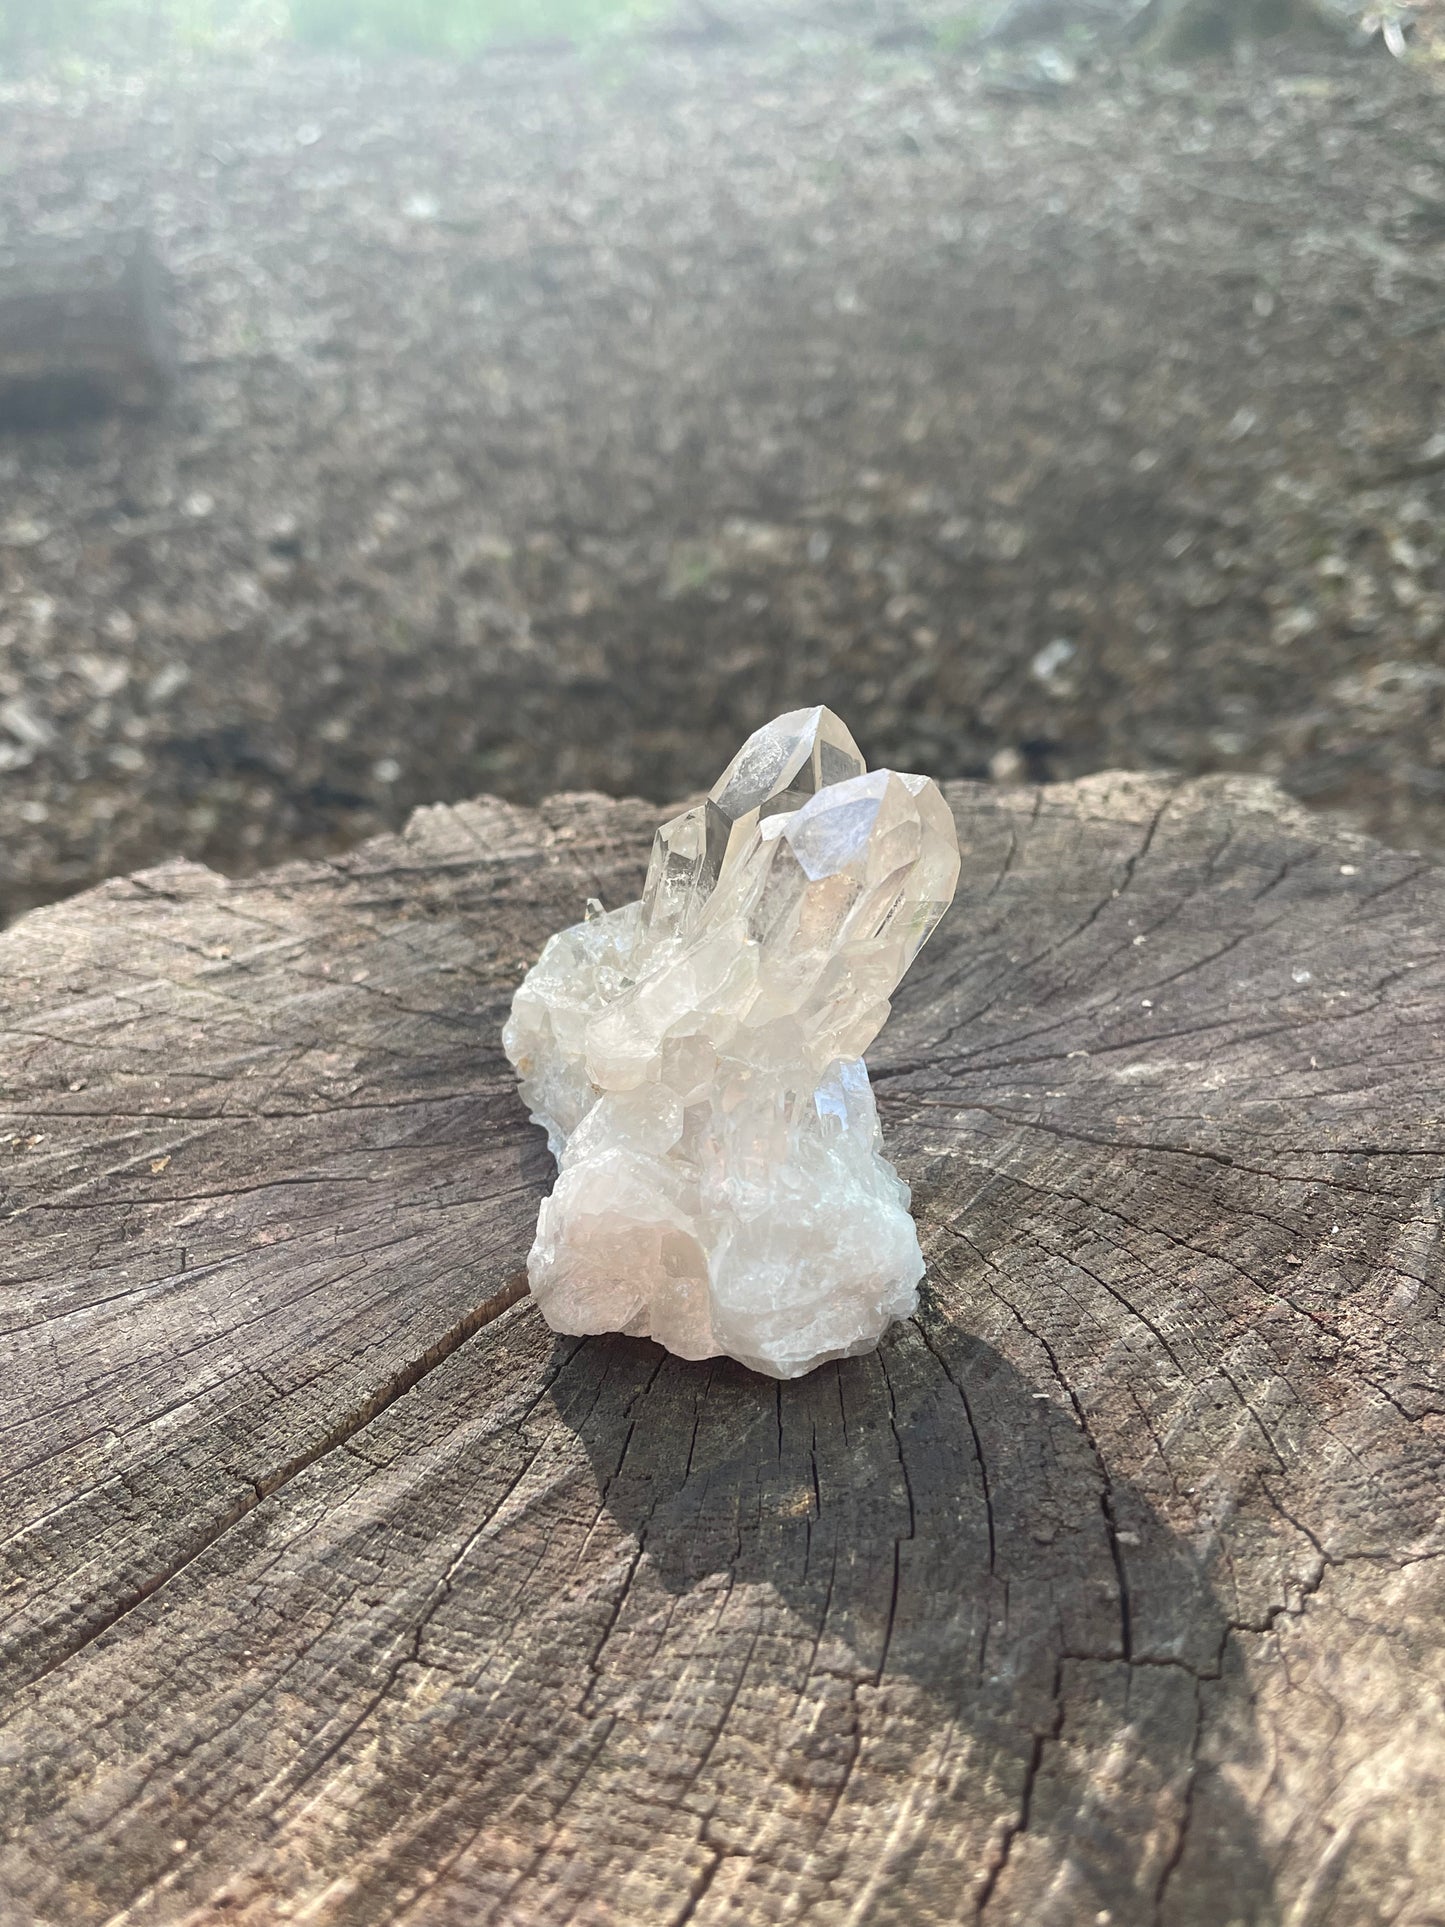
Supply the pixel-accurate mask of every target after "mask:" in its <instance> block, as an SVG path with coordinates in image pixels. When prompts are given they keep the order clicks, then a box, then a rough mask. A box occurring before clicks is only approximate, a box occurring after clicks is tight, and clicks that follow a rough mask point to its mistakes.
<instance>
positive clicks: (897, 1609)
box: [0, 777, 1445, 1927]
mask: <svg viewBox="0 0 1445 1927" xmlns="http://www.w3.org/2000/svg"><path fill="white" fill-rule="evenodd" d="M950 796H951V800H952V802H953V805H954V808H955V811H956V814H957V817H958V822H959V827H960V832H961V835H962V838H963V842H964V848H965V864H964V883H963V886H962V888H961V890H960V896H959V901H958V904H957V906H956V908H955V909H954V911H953V912H952V913H951V915H950V917H949V918H948V920H947V921H946V923H945V925H944V926H943V928H942V929H941V930H940V932H939V934H938V936H937V937H936V938H935V939H934V941H933V943H932V944H931V945H930V946H929V947H928V949H927V950H926V951H925V952H924V955H923V957H922V958H921V959H920V962H919V964H918V966H917V967H916V969H915V972H914V974H913V975H912V976H911V977H910V979H909V980H908V982H907V983H906V985H905V986H904V988H903V990H902V992H901V993H900V996H899V999H898V1007H897V1011H896V1014H895V1017H894V1020H893V1022H892V1023H891V1025H890V1026H889V1028H888V1030H887V1031H886V1032H885V1033H884V1037H883V1039H882V1040H880V1047H879V1049H878V1051H877V1052H876V1054H875V1060H874V1069H875V1080H876V1084H877V1088H878V1093H879V1100H880V1106H881V1108H882V1111H883V1116H884V1125H885V1130H886V1132H887V1134H888V1138H889V1142H890V1146H891V1147H892V1149H893V1151H894V1153H895V1155H896V1156H897V1159H898V1161H899V1164H900V1166H901V1168H902V1169H903V1171H904V1173H905V1175H906V1176H908V1177H909V1179H910V1180H911V1181H912V1182H913V1183H914V1185H915V1194H916V1204H917V1210H918V1216H919V1221H920V1229H921V1233H922V1236H923V1241H924V1247H925V1251H926V1254H927V1256H928V1258H929V1264H930V1271H929V1280H928V1284H927V1286H926V1289H925V1304H924V1308H923V1310H922V1312H921V1313H920V1316H919V1317H918V1318H917V1319H916V1320H914V1321H912V1322H910V1323H909V1324H906V1325H904V1326H902V1327H899V1328H898V1329H896V1330H895V1331H894V1332H893V1333H892V1334H891V1335H890V1336H889V1338H888V1339H887V1341H886V1342H885V1343H884V1345H883V1346H882V1348H881V1349H880V1350H879V1351H878V1352H877V1353H876V1354H875V1355H874V1356H872V1357H870V1358H866V1359H860V1360H855V1361H851V1362H849V1363H847V1364H845V1365H842V1366H840V1367H827V1368H825V1369H823V1370H822V1371H819V1372H817V1373H815V1374H814V1375H813V1376H812V1377H810V1378H808V1379H805V1380H802V1381H799V1382H797V1383H793V1384H789V1385H782V1386H779V1385H776V1384H773V1383H771V1382H766V1381H763V1380H760V1379H757V1378H754V1377H752V1376H750V1375H749V1374H748V1373H746V1372H744V1371H743V1370H742V1369H740V1368H738V1367H736V1366H733V1365H731V1364H729V1363H725V1362H718V1363H715V1364H711V1365H689V1364H685V1363H682V1362H680V1361H678V1360H675V1359H672V1358H670V1357H668V1356H667V1355H665V1354H664V1353H662V1352H660V1351H659V1350H658V1349H657V1348H655V1347H653V1346H651V1345H648V1344H644V1343H641V1342H637V1341H630V1340H623V1339H610V1340H587V1341H579V1340H575V1339H557V1338H554V1337H553V1336H552V1334H551V1333H549V1332H548V1331H547V1330H546V1329H545V1327H544V1326H543V1325H542V1324H541V1322H540V1320H539V1319H538V1318H537V1316H536V1314H535V1312H534V1311H533V1309H532V1307H531V1306H530V1304H529V1303H528V1302H526V1300H525V1299H524V1298H519V1294H520V1292H521V1278H520V1268H521V1266H522V1264H523V1261H524V1259H525V1254H526V1249H527V1245H528V1243H529V1240H530V1235H531V1229H532V1224H533V1220H534V1217H535V1211H536V1204H537V1200H538V1199H539V1197H540V1196H541V1195H542V1194H543V1192H544V1191H545V1189H546V1187H547V1185H548V1183H549V1181H550V1165H549V1161H548V1159H547V1156H546V1153H545V1148H544V1146H543V1144H542V1142H541V1139H540V1134H539V1133H536V1132H535V1131H533V1130H532V1128H531V1127H530V1126H529V1125H528V1123H527V1121H526V1118H525V1116H524V1114H523V1112H522V1110H521V1107H520V1105H519V1103H518V1101H517V1099H516V1096H515V1089H514V1084H513V1080H512V1078H511V1074H510V1072H509V1070H508V1068H507V1066H506V1064H505V1061H504V1060H503V1058H502V1056H501V1053H500V1048H499V1043H498V1029H499V1025H500V1020H501V1017H502V1015H503V1013H504V1011H505V1008H506V1005H507V1001H508V999H509V997H510V994H511V990H512V988H513V987H514V985H515V983H516V981H517V979H518V977H519V975H520V973H521V971H522V970H523V969H524V968H525V966H526V964H527V963H528V962H529V961H530V960H531V959H532V958H533V957H534V956H535V954H536V952H537V950H538V949H539V948H540V945H541V943H542V941H543V940H544V938H545V937H546V935H547V934H548V933H549V932H550V931H551V930H552V929H554V928H556V927H557V926H558V925H560V924H561V923H562V922H564V921H567V920H569V919H571V918H573V917H575V916H576V915H577V914H578V913H579V912H580V909H581V905H582V903H583V900H584V899H585V898H586V897H587V896H590V895H598V896H601V897H602V898H603V899H604V900H605V901H607V902H609V903H614V902H618V901H620V900H622V899H623V898H624V897H625V896H626V895H628V894H631V893H634V892H635V890H636V888H637V885H638V883H639V881H640V876H641V870H642V866H643V861H644V857H645V852H646V844H647V838H648V834H649V831H650V827H651V825H652V823H653V822H654V821H655V820H656V816H657V812H656V810H655V809H652V808H650V807H648V806H644V805H641V804H631V803H623V804H616V803H609V802H606V801H604V800H603V799H601V798H597V797H572V798H560V799H556V800H555V801H554V802H552V803H551V804H548V805H546V806H544V807H543V808H542V809H541V810H540V811H538V812H529V811H522V810H518V809H513V808H510V807H508V806H505V805H503V804H500V803H496V802H491V801H483V802H481V803H477V804H468V805H463V806H461V807H459V808H455V809H438V810H429V811H423V812H421V813H420V814H419V815H418V817H417V818H416V819H414V821H413V823H412V825H411V826H410V827H409V829H408V831H407V832H406V834H405V835H404V836H402V837H399V838H390V839H383V840H382V841H380V842H378V843H374V844H371V845H368V846H366V847H365V848H364V849H363V850H361V851H360V852H358V853H357V854H356V855H354V856H353V857H351V858H348V859H345V860H343V861H338V862H336V863H332V864H324V865H304V866H294V867H292V868H289V869H285V870H281V871H278V872H275V873H273V874H272V875H270V876H267V877H262V878H259V879H253V880H249V881H244V882H227V881H225V880H223V879H221V878H219V877H216V876H214V875H212V874H210V873H209V872H206V871H204V870H200V869H197V868H195V867H194V866H190V865H184V864H177V865H172V866H168V867H166V868H164V869H160V870H156V871H151V872H148V873H147V874H145V875H143V876H139V877H135V878H132V879H130V880H128V881H125V882H120V883H115V884H111V885H107V886H105V887H103V888H102V889H100V890H97V891H93V892H91V893H89V894H88V895H86V896H83V897H80V898H77V899H75V900H73V901H72V902H70V903H67V904H64V905H61V906H58V907H56V908H53V909H50V910H46V911H40V912H36V913H34V914H32V915H31V916H29V917H28V918H25V919H22V920H21V921H20V922H19V923H18V924H16V925H15V926H14V927H13V928H12V929H11V930H10V931H9V932H7V933H5V935H4V936H3V937H0V999H3V1003H0V1024H3V1038H0V1051H3V1063H4V1069H3V1073H0V1079H3V1082H0V1090H3V1092H4V1099H3V1101H4V1105H5V1109H6V1113H7V1115H6V1117H5V1120H4V1123H3V1129H0V1144H3V1145H4V1147H5V1149H6V1153H7V1181H6V1191H5V1199H4V1205H3V1242H0V1313H3V1318H4V1321H5V1328H6V1332H7V1334H8V1344H7V1353H6V1366H5V1374H4V1379H5V1388H4V1401H3V1414H0V1424H3V1428H4V1429H3V1432H0V1468H3V1491H4V1496H5V1506H4V1512H3V1524H4V1533H5V1540H6V1543H5V1548H4V1554H3V1560H4V1564H3V1576H0V1611H3V1615H4V1618H3V1627H0V1667H3V1671H0V1680H3V1691H4V1703H3V1710H0V1810H3V1812H4V1813H5V1814H6V1816H7V1819H8V1823H9V1825H8V1834H9V1842H8V1845H7V1846H6V1847H5V1848H4V1850H3V1852H0V1918H3V1919H4V1920H5V1921H6V1922H7V1923H9V1922H14V1923H17V1924H18V1927H30V1924H31V1923H53V1924H54V1927H71V1923H91V1922H108V1923H115V1924H116V1927H119V1923H121V1922H125V1923H135V1924H136V1927H140V1923H159V1922H186V1923H190V1924H191V1927H200V1924H201V1923H207V1924H210V1923H218V1924H219V1923H231V1922H246V1923H264V1922H271V1921H278V1920H298V1921H300V1920H305V1921H319V1922H328V1923H329V1922H336V1923H362V1922H391V1921H406V1922H408V1923H421V1922H425V1923H458V1924H459V1927H460V1924H462V1923H465V1927H472V1924H473V1923H484V1922H495V1923H517V1924H518V1927H521V1924H523V1923H525V1927H534V1923H535V1924H536V1927H547V1924H550V1923H559V1924H560V1923H563V1922H566V1923H589V1924H595V1927H604V1924H606V1927H613V1924H616V1927H663V1924H664V1923H667V1924H668V1927H681V1923H684V1922H696V1923H700V1924H706V1923H723V1922H731V1923H752V1922H758V1923H773V1922H779V1923H781V1922H806V1923H817V1924H818V1927H823V1924H824V1923H827V1924H828V1927H863V1924H864V1923H895V1922H896V1923H899V1927H905V1924H906V1927H913V1923H931V1922H965V1921H975V1920H982V1921H984V1922H985V1923H989V1924H990V1927H996V1924H997V1923H1018V1927H1050V1924H1052V1923H1068V1924H1070V1927H1072V1923H1074V1922H1078V1923H1096V1924H1097V1923H1101V1922H1106V1921H1107V1922H1108V1923H1112V1924H1113V1927H1129V1924H1132V1923H1135V1922H1138V1923H1141V1927H1142V1924H1143V1923H1148V1924H1149V1927H1176V1924H1177V1927H1186V1924H1187V1927H1225V1923H1231V1922H1247V1923H1258V1924H1260V1927H1264V1924H1267V1923H1274V1922H1278V1923H1281V1927H1284V1924H1285V1923H1288V1924H1289V1927H1321V1924H1322V1923H1327V1922H1328V1923H1335V1924H1336V1927H1370V1924H1372V1923H1375V1922H1380V1923H1385V1922H1390V1923H1394V1924H1396V1927H1426V1924H1427V1923H1429V1922H1432V1921H1435V1922H1438V1921H1440V1920H1441V1919H1445V1871H1442V1865H1441V1856H1440V1854H1439V1852H1438V1844H1437V1843H1438V1834H1439V1828H1440V1818H1441V1814H1442V1811H1445V1804H1442V1778H1445V1717H1442V1700H1445V1661H1442V1647H1445V1640H1442V1631H1441V1628H1442V1608H1445V1597H1442V1591H1445V1589H1442V1584H1441V1565H1440V1559H1439V1555H1440V1553H1441V1551H1442V1548H1445V1536H1442V1528H1441V1514H1440V1491H1441V1474H1442V1436H1445V1395H1442V1381H1441V1371H1440V1289H1441V1284H1442V1264H1441V1229H1442V1223H1445V1096H1442V1090H1445V1077H1442V1070H1445V885H1442V878H1441V874H1440V872H1438V871H1437V870H1435V869H1433V868H1431V867H1429V866H1428V865H1425V864H1422V863H1421V862H1419V861H1418V860H1416V859H1412V858H1409V857H1405V856H1401V855H1397V854H1393V853H1391V852H1388V851H1385V850H1382V849H1380V848H1379V847H1378V846H1376V845H1374V844H1371V843H1368V842H1365V841H1363V840H1359V839H1351V838H1348V837H1346V836H1345V835H1343V834H1342V833H1340V832H1338V831H1336V830H1334V829H1332V828H1327V827H1326V826H1325V825H1324V824H1322V823H1321V822H1320V821H1318V820H1317V819H1313V818H1309V817H1307V816H1305V815H1303V814H1302V813H1300V812H1298V811H1296V810H1295V809H1294V808H1293V807H1292V806H1291V805H1289V804H1288V803H1287V802H1286V801H1285V800H1284V799H1283V798H1282V797H1281V796H1280V795H1279V794H1278V792H1276V791H1274V790H1272V789H1271V788H1269V787H1268V786H1266V785H1260V784H1254V783H1249V782H1242V781H1238V780H1232V779H1206V780H1204V781H1201V782H1194V783H1189V784H1183V785H1174V784H1171V783H1168V782H1165V781H1162V780H1156V779H1145V778H1132V777H1101V778H1095V779H1090V780H1088V781H1085V782H1082V783H1078V784H1074V785H1070V786H1066V787H1060V788H1055V789H1050V790H1045V791H1041V792H1035V791H1017V792H1009V791H998V790H992V789H987V788H982V787H974V786H969V785H955V786H953V787H952V788H951V790H950Z"/></svg>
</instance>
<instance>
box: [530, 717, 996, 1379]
mask: <svg viewBox="0 0 1445 1927" xmlns="http://www.w3.org/2000/svg"><path fill="white" fill-rule="evenodd" d="M957 881H958V837H957V833H956V831H955V829H954V824H953V818H952V815H951V814H950V812H949V809H948V805H947V804H946V803H945V802H944V800H943V798H942V796H941V795H940V794H939V791H938V789H937V786H936V785H935V784H934V783H932V782H931V781H929V779H928V778H927V777H924V776H900V775H896V774H895V773H894V772H893V771H891V770H874V771H873V772H872V773H871V774H870V773H867V771H866V766H865V764H864V762H863V758H862V756H861V755H860V754H859V752H858V747H857V745H856V744H855V743H854V741H853V738H852V737H851V736H850V735H849V734H848V731H847V730H846V729H845V728H844V727H843V725H842V723H841V722H839V720H838V718H837V717H836V716H834V715H833V714H832V713H831V712H830V711H828V710H826V709H804V710H795V711H794V712H793V713H792V714H790V715H787V716H780V717H778V719H777V720H776V721H775V722H772V723H769V724H768V725H767V726H766V727H765V728H763V729H760V730H758V731H757V733H756V734H755V735H753V736H750V737H749V738H748V740H747V742H746V743H744V745H743V747H742V748H741V750H739V752H738V754H737V756H736V757H735V758H734V759H733V761H732V762H731V763H730V764H729V766H728V768H727V769H726V770H725V771H724V772H723V774H722V776H721V777H720V778H719V779H718V782H717V783H716V785H715V786H714V788H713V791H712V793H711V795H710V796H709V797H708V798H707V800H706V802H704V803H700V804H698V805H697V806H696V807H695V808H693V809H689V810H686V811H684V812H683V814H682V815H680V816H677V817H674V818H673V819H672V821H671V822H670V823H665V824H664V825H663V826H662V828H661V829H660V830H659V831H658V832H657V837H656V841H655V842H654V844H653V850H652V861H651V864H650V866H649V869H648V873H647V884H646V887H645V889H644V891H643V896H642V901H641V902H640V903H629V904H627V905H625V906H624V907H623V908H622V909H620V910H612V911H608V912H605V913H604V912H602V911H601V909H600V906H593V914H591V915H589V917H588V920H587V921H586V922H585V923H580V924H576V925H574V926H573V927H572V928H571V929H569V930H563V931H561V932H560V933H559V934H558V935H557V936H555V937H553V938H552V939H551V941H550V942H549V943H548V945H547V947H546V949H545V950H544V951H543V952H542V955H541V958H540V959H539V961H538V962H537V964H536V965H535V966H534V968H533V969H532V970H531V971H530V972H529V973H528V975H527V977H526V979H525V981H524V982H523V984H522V985H521V987H520V989H519V990H518V991H517V994H516V997H515V999H514V1000H513V1004H512V1013H511V1016H510V1018H509V1020H508V1022H507V1025H506V1029H505V1031H504V1032H503V1042H504V1044H505V1046H506V1051H507V1055H508V1057H509V1058H510V1059H511V1061H512V1063H513V1064H514V1065H515V1066H516V1069H517V1074H518V1076H519V1078H520V1079H521V1086H522V1095H523V1096H524V1098H525V1099H526V1101H527V1103H528V1105H529V1107H530V1108H531V1111H532V1114H533V1116H534V1118H535V1120H536V1122H537V1123H539V1124H541V1125H544V1126H545V1128H546V1131H547V1136H548V1140H549V1142H550V1143H551V1146H552V1150H553V1152H554V1153H555V1155H556V1158H557V1163H558V1167H559V1169H558V1177H557V1185H556V1188H555V1190H554V1191H553V1193H552V1195H551V1197H550V1198H548V1199H547V1200H546V1201H545V1202H544V1203H543V1205H542V1209H541V1213H540V1215H539V1217H538V1221H537V1239H536V1243H535V1244H534V1245H533V1247H532V1254H531V1258H530V1261H529V1264H528V1273H529V1276H530V1280H531V1286H532V1293H533V1296H534V1297H535V1298H536V1300H537V1304H538V1306H539V1308H540V1310H541V1312H542V1315H543V1317H544V1318H545V1319H546V1320H547V1322H548V1324H549V1325H551V1326H552V1327H553V1329H554V1330H556V1331H561V1332H603V1331H621V1332H629V1333H632V1334H634V1335H637V1336H645V1337H651V1338H655V1339H657V1340H658V1341H659V1343H661V1344H663V1345H665V1346H666V1347H667V1348H668V1350H669V1351H672V1352H676V1353H678V1354H679V1355H680V1356H681V1357H683V1358H710V1357H713V1356H715V1355H716V1354H718V1353H727V1354H728V1355H730V1356H731V1357H733V1358H736V1359H739V1360H741V1362H742V1363H743V1364H744V1365H749V1366H751V1367H752V1368H753V1369H754V1370H756V1371H760V1372H768V1373H770V1374H772V1375H773V1376H774V1377H776V1378H794V1377H797V1376H798V1375H799V1374H800V1373H803V1372H807V1371H811V1370H812V1368H813V1367H814V1366H815V1365H819V1364H822V1363H823V1361H824V1360H825V1359H830V1358H842V1357H846V1356H849V1355H851V1354H853V1353H857V1352H863V1351H867V1350H869V1349H870V1348H871V1347H872V1346H873V1345H875V1344H876V1343H877V1341H878V1339H879V1337H880V1336H881V1335H882V1333H883V1331H884V1329H885V1328H886V1327H887V1326H888V1324H889V1323H890V1322H891V1321H892V1320H893V1319H895V1318H906V1317H907V1316H908V1315H909V1313H910V1312H911V1311H912V1310H913V1309H914V1306H915V1304H916V1303H917V1295H918V1281H919V1279H920V1278H921V1277H922V1276H923V1259H922V1256H921V1254H920V1252H919V1248H918V1237H917V1233H916V1232H915V1231H914V1228H913V1220H912V1219H911V1218H910V1216H909V1215H908V1202H909V1194H908V1187H907V1185H906V1184H904V1183H903V1181H902V1179H901V1178H900V1177H899V1176H898V1175H897V1173H896V1172H895V1171H894V1169H893V1167H892V1166H891V1165H890V1164H889V1163H888V1161H887V1159H886V1158H885V1157H884V1156H883V1150H882V1138H881V1135H880V1133H879V1129H878V1115H877V1111H876V1109H875V1107H874V1103H873V1092H872V1090H871V1088H870V1086H869V1083H868V1073H867V1071H866V1070H865V1069H864V1066H863V1063H862V1054H863V1052H864V1050H865V1049H866V1048H867V1046H868V1045H869V1044H870V1043H871V1042H872V1040H873V1039H874V1037H876V1036H877V1034H878V1032H879V1030H880V1029H881V1027H882V1025H883V1023H884V1021H885V1019H886V1018H887V1016H888V1011H889V998H890V996H891V995H892V992H893V989H894V987H895V985H896V984H897V983H898V980H899V978H900V977H902V975H903V973H904V971H905V970H907V968H908V966H909V964H910V963H911V962H912V961H913V958H914V957H915V955H916V954H917V952H918V950H919V948H920V946H921V945H922V944H923V942H924V941H925V939H926V938H927V937H928V935H929V933H930V931H932V929H933V927H934V925H935V924H936V923H937V922H938V919H939V918H940V917H941V916H942V915H943V912H944V911H945V910H946V909H947V907H948V905H949V903H950V901H951V900H952V897H953V892H954V886H955V885H956V883H957Z"/></svg>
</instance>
